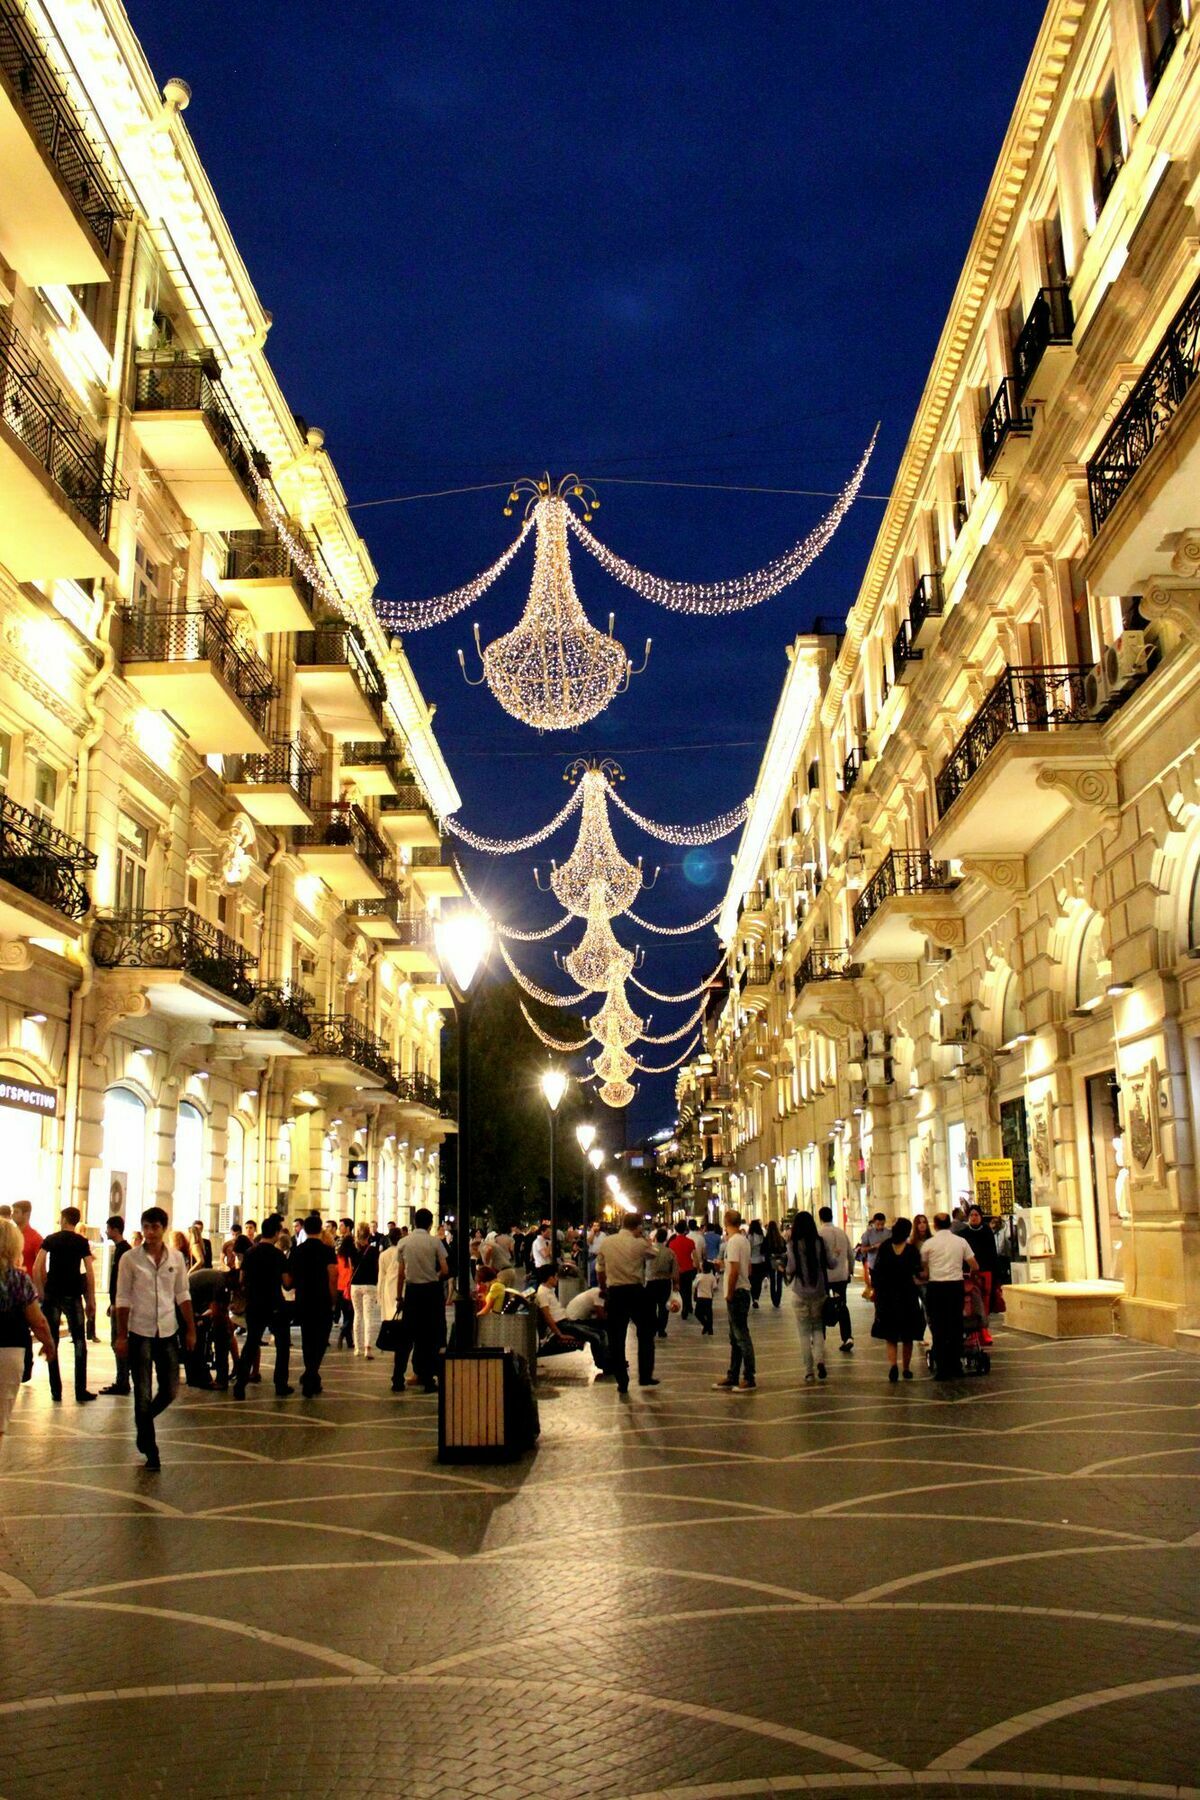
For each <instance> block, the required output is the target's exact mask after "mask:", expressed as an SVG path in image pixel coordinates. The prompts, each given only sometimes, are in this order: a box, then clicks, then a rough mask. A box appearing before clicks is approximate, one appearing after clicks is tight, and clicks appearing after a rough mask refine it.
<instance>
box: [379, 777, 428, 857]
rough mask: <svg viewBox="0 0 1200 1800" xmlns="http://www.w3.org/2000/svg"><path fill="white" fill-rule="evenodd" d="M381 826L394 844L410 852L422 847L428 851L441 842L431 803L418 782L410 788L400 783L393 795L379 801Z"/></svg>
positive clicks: (410, 785)
mask: <svg viewBox="0 0 1200 1800" xmlns="http://www.w3.org/2000/svg"><path fill="white" fill-rule="evenodd" d="M379 826H380V830H381V831H382V832H383V833H384V835H385V837H387V838H389V839H390V841H391V842H392V843H393V844H404V845H407V846H408V847H409V848H410V849H415V848H416V847H418V846H420V847H422V848H424V849H427V850H428V849H432V848H433V847H434V846H435V845H436V844H440V843H441V841H442V834H441V831H440V830H439V828H438V823H437V820H436V819H435V818H434V816H433V812H432V809H431V808H430V805H429V802H428V800H427V799H426V798H425V796H424V794H423V793H422V792H421V790H420V788H419V787H418V786H417V784H416V782H415V781H414V782H411V783H409V784H408V785H407V786H406V785H404V784H403V783H402V784H400V785H399V786H398V787H397V788H396V791H395V793H394V794H391V795H386V796H384V797H383V798H382V799H381V800H380V802H379Z"/></svg>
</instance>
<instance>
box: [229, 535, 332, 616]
mask: <svg viewBox="0 0 1200 1800" xmlns="http://www.w3.org/2000/svg"><path fill="white" fill-rule="evenodd" d="M228 545H229V548H228V550H227V552H226V555H225V572H224V574H223V575H222V577H221V579H220V580H219V581H218V582H217V584H216V587H217V592H218V593H219V594H220V596H221V598H222V599H223V600H234V601H236V602H237V604H238V605H239V606H241V607H243V608H244V609H245V611H246V612H247V613H249V615H250V618H251V619H252V620H253V623H254V629H255V630H256V631H262V632H275V631H308V630H310V629H311V627H312V622H313V613H314V611H315V609H316V603H317V596H316V590H315V589H314V587H313V585H312V582H311V581H310V580H309V579H308V576H307V575H306V574H305V573H304V571H303V569H301V567H300V565H299V563H297V561H296V560H295V558H294V557H293V555H292V552H291V549H290V548H289V546H288V544H287V543H286V542H285V540H284V539H283V538H282V537H280V535H279V533H278V532H277V531H231V532H229V533H228Z"/></svg>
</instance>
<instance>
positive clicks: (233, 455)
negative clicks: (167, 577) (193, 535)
mask: <svg viewBox="0 0 1200 1800" xmlns="http://www.w3.org/2000/svg"><path fill="white" fill-rule="evenodd" d="M133 429H134V434H135V436H136V437H137V440H138V442H139V443H140V444H141V446H142V449H143V450H144V451H145V452H146V455H147V456H148V457H149V458H150V460H151V462H153V464H154V466H155V467H156V469H157V470H158V472H159V474H160V475H161V476H162V478H163V480H164V481H165V482H166V484H167V486H168V487H169V488H170V490H171V492H172V494H173V495H174V496H175V499H176V501H177V502H178V504H179V507H180V509H181V510H182V511H183V512H185V513H186V514H187V516H188V518H189V519H190V520H191V521H192V524H193V525H195V526H196V528H197V529H198V530H200V531H257V529H258V522H259V521H258V508H257V505H256V503H255V496H256V493H257V489H256V487H255V482H254V475H255V471H256V467H257V468H260V469H265V466H266V465H265V463H264V462H263V459H262V458H261V456H260V455H259V453H258V452H257V451H256V450H255V449H254V446H253V445H252V443H251V441H250V438H249V436H248V435H247V432H246V430H245V427H244V426H243V425H242V423H241V421H240V419H239V418H238V416H237V414H236V413H235V412H234V410H233V406H232V404H231V402H230V400H229V398H228V396H227V395H226V393H225V391H224V389H223V388H222V386H221V371H220V368H219V367H218V365H217V363H216V361H215V359H214V358H213V357H212V356H211V355H210V354H208V353H207V352H201V353H200V354H199V355H197V356H190V355H188V354H187V353H185V352H183V351H176V350H153V351H147V352H143V353H142V354H141V355H140V356H139V357H138V359H137V369H136V372H135V380H134V392H133Z"/></svg>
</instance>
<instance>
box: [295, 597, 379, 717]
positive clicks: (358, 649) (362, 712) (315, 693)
mask: <svg viewBox="0 0 1200 1800" xmlns="http://www.w3.org/2000/svg"><path fill="white" fill-rule="evenodd" d="M296 686H297V688H298V689H299V690H300V693H301V695H302V697H303V699H304V704H305V705H306V706H307V707H308V709H309V711H310V712H311V713H312V714H313V716H314V717H315V718H316V720H317V722H318V724H319V725H320V727H321V729H322V731H325V732H328V734H329V736H330V737H331V738H333V739H334V740H335V741H336V742H338V743H345V742H346V741H347V740H350V739H355V738H357V739H362V740H367V739H369V740H370V741H371V742H372V743H381V742H382V741H383V740H384V739H385V738H386V736H387V732H386V730H385V728H384V723H383V703H384V698H385V694H386V688H385V686H384V680H383V676H382V675H381V674H380V672H379V669H378V666H377V665H376V662H375V659H374V657H373V656H372V655H371V654H370V652H369V651H368V650H367V649H366V648H365V647H364V645H363V642H362V639H361V637H360V636H359V633H358V632H357V631H356V630H355V628H354V627H353V626H352V625H345V624H342V623H340V622H335V623H331V624H325V625H318V626H317V627H316V629H315V630H314V631H304V632H301V633H300V635H299V636H298V637H297V639H296Z"/></svg>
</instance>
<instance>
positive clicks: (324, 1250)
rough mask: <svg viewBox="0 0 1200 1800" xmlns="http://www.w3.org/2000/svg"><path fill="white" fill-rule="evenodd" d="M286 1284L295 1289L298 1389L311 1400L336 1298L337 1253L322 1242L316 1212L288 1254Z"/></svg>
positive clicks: (318, 1388)
mask: <svg viewBox="0 0 1200 1800" xmlns="http://www.w3.org/2000/svg"><path fill="white" fill-rule="evenodd" d="M287 1283H288V1286H289V1287H292V1288H295V1290H296V1320H297V1323H298V1324H299V1326H300V1349H301V1353H302V1355H303V1357H304V1378H303V1380H302V1381H301V1383H300V1391H301V1393H302V1394H303V1395H304V1397H305V1399H306V1400H311V1399H312V1398H313V1397H314V1395H316V1394H319V1393H320V1392H321V1362H322V1359H323V1358H324V1355H325V1352H326V1350H327V1349H328V1348H329V1328H330V1326H331V1325H332V1324H333V1313H334V1307H335V1306H336V1305H337V1300H338V1285H337V1256H336V1255H335V1253H334V1251H333V1250H332V1249H331V1248H330V1246H329V1245H328V1244H326V1243H324V1242H323V1241H322V1238H321V1215H320V1214H319V1213H310V1214H309V1216H308V1218H307V1219H305V1221H304V1242H303V1243H302V1244H297V1245H296V1247H295V1249H294V1250H293V1251H292V1253H291V1255H290V1256H289V1257H288V1265H287Z"/></svg>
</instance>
